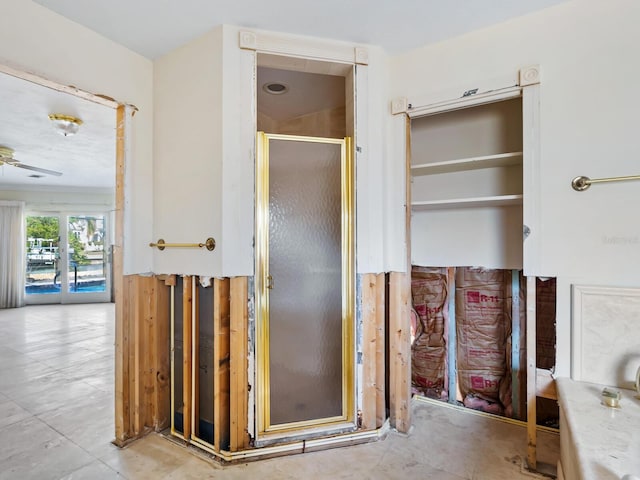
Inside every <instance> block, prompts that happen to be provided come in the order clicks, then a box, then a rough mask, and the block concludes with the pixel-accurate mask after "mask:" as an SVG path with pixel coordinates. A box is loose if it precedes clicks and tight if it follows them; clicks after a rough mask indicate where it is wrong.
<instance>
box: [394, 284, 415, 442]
mask: <svg viewBox="0 0 640 480" xmlns="http://www.w3.org/2000/svg"><path fill="white" fill-rule="evenodd" d="M390 277H391V278H390V285H389V297H390V298H389V310H390V311H389V358H390V372H389V389H390V392H389V402H390V412H391V426H393V427H394V428H395V429H396V430H398V431H399V432H403V433H408V432H409V429H410V428H411V332H410V330H411V326H410V304H409V291H410V286H409V278H410V277H409V274H407V273H398V272H391V276H390Z"/></svg>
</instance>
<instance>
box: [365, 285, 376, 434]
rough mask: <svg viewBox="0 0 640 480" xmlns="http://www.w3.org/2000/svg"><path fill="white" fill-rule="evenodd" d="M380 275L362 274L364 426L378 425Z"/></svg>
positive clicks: (367, 427) (367, 428)
mask: <svg viewBox="0 0 640 480" xmlns="http://www.w3.org/2000/svg"><path fill="white" fill-rule="evenodd" d="M377 280H378V277H377V276H376V274H373V273H368V274H365V275H363V276H362V283H361V285H362V286H361V288H362V305H361V308H362V373H363V375H362V428H363V429H365V430H372V429H375V427H376V415H377V411H376V405H377V396H376V395H377V393H376V363H377V362H376V356H377V355H376V354H377V321H376V320H377V316H378V315H377V301H376V298H377V291H378V282H377Z"/></svg>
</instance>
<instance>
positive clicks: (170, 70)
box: [154, 25, 404, 277]
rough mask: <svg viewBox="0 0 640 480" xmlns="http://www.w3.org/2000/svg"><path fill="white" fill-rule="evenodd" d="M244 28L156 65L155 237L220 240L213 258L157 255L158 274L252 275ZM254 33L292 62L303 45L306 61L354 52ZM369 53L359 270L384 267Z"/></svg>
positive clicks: (382, 95) (377, 116)
mask: <svg viewBox="0 0 640 480" xmlns="http://www.w3.org/2000/svg"><path fill="white" fill-rule="evenodd" d="M241 30H242V29H241V28H239V27H235V26H226V25H225V26H223V27H219V28H217V29H216V30H214V31H212V32H209V33H207V34H205V35H204V36H202V37H200V38H199V39H197V40H195V41H193V42H190V43H189V44H187V45H185V46H183V47H181V48H178V49H176V50H174V51H173V52H170V53H169V54H167V55H166V56H164V57H162V58H160V59H158V60H157V61H156V62H155V63H154V66H155V83H154V89H155V108H156V111H155V122H156V123H155V130H154V151H155V172H154V185H155V192H156V195H155V209H154V224H155V227H154V238H156V237H162V238H164V239H165V241H168V242H169V241H172V242H196V241H203V240H204V238H206V237H207V236H209V235H213V236H214V237H215V238H216V240H217V243H218V246H217V247H216V250H215V251H214V252H205V251H202V250H200V251H198V250H193V251H187V250H182V249H181V250H174V251H169V250H165V251H164V252H156V253H154V266H155V271H156V272H157V273H180V274H199V275H211V276H229V277H231V276H243V275H248V276H250V275H253V270H254V258H253V240H254V224H255V220H254V202H255V199H254V192H255V186H254V175H255V133H256V105H255V75H256V72H255V70H256V52H255V51H254V50H246V49H241V48H240V47H239V40H238V39H239V34H240V31H241ZM261 35H266V36H268V37H269V38H277V39H278V42H281V43H280V44H281V45H282V48H283V49H285V51H290V52H291V54H293V55H297V56H300V55H302V56H304V55H305V48H304V45H308V44H313V45H314V46H318V45H320V48H315V49H310V50H309V53H308V54H309V55H310V56H314V55H317V54H318V51H322V52H331V49H332V48H333V47H335V48H338V49H339V51H340V52H343V51H345V50H347V51H348V50H349V49H350V51H351V52H352V53H353V52H354V46H351V45H346V44H344V43H340V42H331V41H323V40H318V39H309V38H307V37H296V36H290V35H281V34H272V33H269V32H261ZM301 45H302V46H301ZM287 49H289V50H287ZM369 55H370V57H369V58H370V62H369V66H368V67H366V68H367V70H368V72H367V82H366V89H363V90H362V91H361V92H360V93H359V97H358V101H359V102H361V103H360V105H361V106H362V107H363V112H364V116H365V117H366V125H360V126H359V129H360V131H361V132H362V133H364V132H365V130H368V131H369V132H371V133H370V134H369V135H368V136H365V135H363V136H362V137H363V138H362V141H361V140H360V139H358V146H360V147H361V148H362V152H363V153H362V154H360V155H359V158H358V159H357V162H358V164H357V182H358V183H357V196H358V198H357V199H358V205H357V209H358V211H357V215H358V232H357V236H358V238H357V242H358V252H359V254H360V253H361V256H359V258H358V272H359V273H367V272H381V271H384V269H385V267H384V249H383V245H384V221H385V215H386V212H385V192H384V185H385V158H386V148H387V145H386V143H385V139H384V135H383V132H385V129H386V121H387V118H390V116H389V114H388V106H387V104H388V102H387V99H388V95H387V94H386V92H387V88H388V82H387V74H388V69H387V63H386V61H387V57H386V55H385V54H384V52H383V51H382V50H380V49H377V48H370V49H369ZM316 58H317V57H316ZM329 58H330V57H329ZM359 108H360V107H359ZM181 119H184V120H182V121H181ZM399 175H400V177H401V178H403V177H404V174H403V173H400V174H399Z"/></svg>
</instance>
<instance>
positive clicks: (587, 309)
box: [572, 285, 640, 389]
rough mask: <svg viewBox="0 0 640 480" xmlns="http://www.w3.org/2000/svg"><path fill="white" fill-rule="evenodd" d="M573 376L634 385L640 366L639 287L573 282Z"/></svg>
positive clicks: (585, 379)
mask: <svg viewBox="0 0 640 480" xmlns="http://www.w3.org/2000/svg"><path fill="white" fill-rule="evenodd" d="M572 350H573V353H572V377H573V379H574V380H580V381H585V382H592V383H600V384H604V385H613V386H618V387H620V388H628V389H631V388H633V384H634V381H635V374H636V371H637V369H638V367H639V366H640V288H612V287H596V286H581V285H574V286H573V315H572Z"/></svg>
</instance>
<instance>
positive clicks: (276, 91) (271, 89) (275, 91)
mask: <svg viewBox="0 0 640 480" xmlns="http://www.w3.org/2000/svg"><path fill="white" fill-rule="evenodd" d="M262 89H263V90H264V91H265V92H267V93H270V94H271V95H282V94H283V93H287V92H288V91H289V85H286V84H284V83H280V82H268V83H265V84H264V85H263V86H262Z"/></svg>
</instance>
